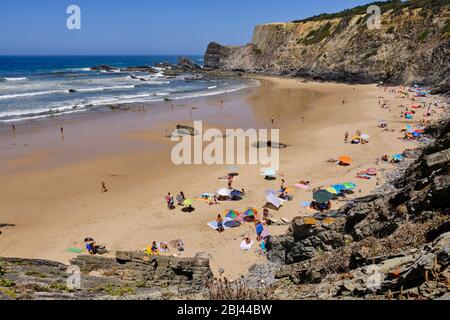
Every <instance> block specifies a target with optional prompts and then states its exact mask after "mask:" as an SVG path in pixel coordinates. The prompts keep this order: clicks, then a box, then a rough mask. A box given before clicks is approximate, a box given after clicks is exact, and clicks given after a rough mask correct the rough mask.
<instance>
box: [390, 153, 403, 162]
mask: <svg viewBox="0 0 450 320" xmlns="http://www.w3.org/2000/svg"><path fill="white" fill-rule="evenodd" d="M392 159H394V160H398V161H401V160H403V155H401V154H394V155H393V156H392Z"/></svg>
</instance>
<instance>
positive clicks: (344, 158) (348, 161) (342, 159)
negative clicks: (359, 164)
mask: <svg viewBox="0 0 450 320" xmlns="http://www.w3.org/2000/svg"><path fill="white" fill-rule="evenodd" d="M339 161H340V162H342V163H344V164H351V163H352V158H350V157H349V156H342V157H339Z"/></svg>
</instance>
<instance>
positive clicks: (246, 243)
mask: <svg viewBox="0 0 450 320" xmlns="http://www.w3.org/2000/svg"><path fill="white" fill-rule="evenodd" d="M252 245H253V241H252V240H251V239H250V237H249V236H248V235H245V236H244V239H243V240H242V242H241V249H242V250H245V251H248V250H250V249H251V248H252Z"/></svg>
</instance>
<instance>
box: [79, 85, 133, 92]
mask: <svg viewBox="0 0 450 320" xmlns="http://www.w3.org/2000/svg"><path fill="white" fill-rule="evenodd" d="M133 88H134V85H128V86H114V87H96V88H85V89H78V90H77V89H75V90H77V91H78V92H96V91H111V90H121V89H133Z"/></svg>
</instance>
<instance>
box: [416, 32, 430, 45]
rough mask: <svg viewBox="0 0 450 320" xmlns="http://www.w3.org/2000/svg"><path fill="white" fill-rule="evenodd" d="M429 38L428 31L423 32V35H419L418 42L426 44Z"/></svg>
mask: <svg viewBox="0 0 450 320" xmlns="http://www.w3.org/2000/svg"><path fill="white" fill-rule="evenodd" d="M427 36H428V31H426V30H425V31H422V32H421V33H419V36H418V37H417V41H419V42H424V41H425V40H426V38H427Z"/></svg>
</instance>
